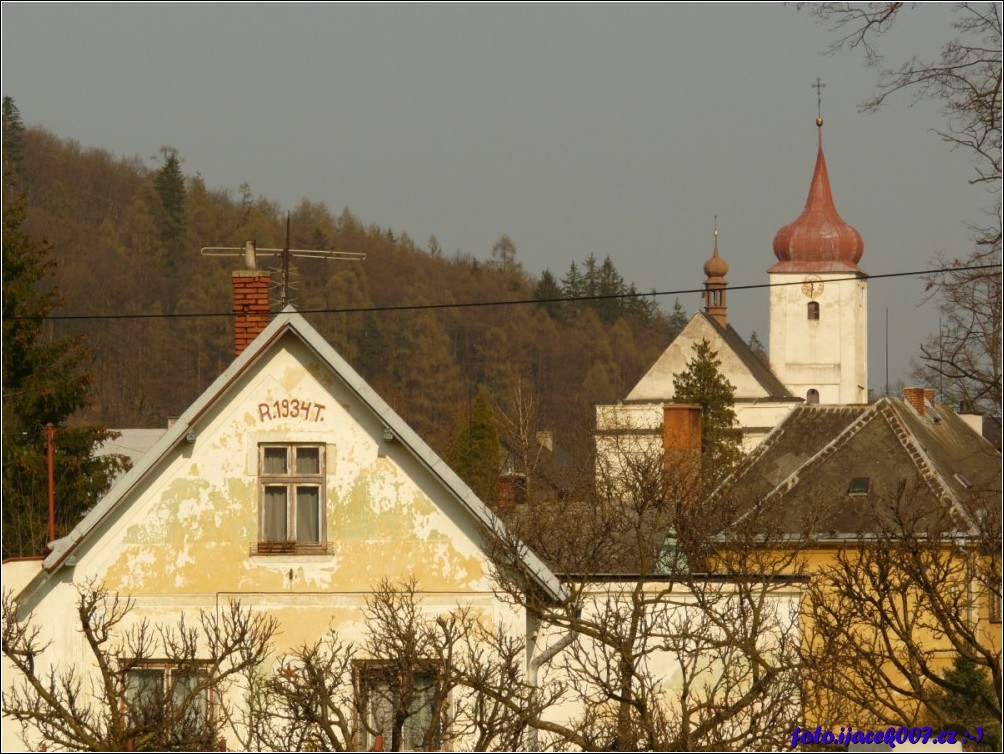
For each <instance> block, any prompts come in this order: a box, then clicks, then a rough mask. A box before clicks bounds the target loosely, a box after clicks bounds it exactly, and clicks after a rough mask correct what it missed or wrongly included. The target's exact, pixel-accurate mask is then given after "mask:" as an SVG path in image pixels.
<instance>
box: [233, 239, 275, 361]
mask: <svg viewBox="0 0 1004 754" xmlns="http://www.w3.org/2000/svg"><path fill="white" fill-rule="evenodd" d="M244 266H245V268H246V269H243V270H234V271H233V272H232V273H231V275H230V277H231V280H232V281H233V286H234V356H240V355H241V353H243V352H244V349H245V348H247V346H248V344H249V343H250V342H251V341H252V340H254V339H255V338H256V337H258V335H259V333H261V331H262V330H264V329H265V328H266V327H267V326H268V319H269V315H270V314H271V311H270V309H269V302H268V286H269V283H270V282H271V279H272V278H271V275H270V274H269V273H268V272H267V271H263V270H259V269H258V259H257V254H256V252H255V242H254V241H245V242H244Z"/></svg>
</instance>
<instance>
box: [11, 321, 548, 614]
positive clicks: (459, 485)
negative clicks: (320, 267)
mask: <svg viewBox="0 0 1004 754" xmlns="http://www.w3.org/2000/svg"><path fill="white" fill-rule="evenodd" d="M288 333H292V334H294V335H295V336H296V337H298V338H299V339H300V340H301V341H302V342H303V343H305V344H306V345H307V346H308V347H309V348H310V349H311V350H313V351H314V353H315V354H316V355H317V356H318V357H319V358H320V359H321V360H322V361H323V362H324V363H325V364H326V365H327V366H328V367H329V368H330V369H331V370H332V372H334V374H335V375H337V376H338V378H339V379H341V380H342V382H343V383H344V384H345V386H346V387H348V388H349V390H351V391H352V392H353V393H355V395H356V396H357V397H358V398H359V399H360V400H361V401H362V402H363V404H364V405H365V406H366V407H367V408H368V409H369V410H370V411H372V412H373V413H374V414H375V415H376V416H377V417H378V418H379V419H380V421H382V422H383V424H384V426H385V427H386V429H387V430H389V431H390V432H392V433H393V434H394V437H395V438H396V439H397V440H398V442H400V443H401V445H402V447H404V448H406V449H407V451H408V452H409V453H410V454H411V455H412V456H414V457H415V458H416V459H417V460H418V461H419V462H420V463H422V464H424V466H425V467H426V468H427V469H428V470H429V471H430V472H431V473H432V475H433V476H434V477H435V478H437V479H438V480H439V481H440V482H441V483H442V484H443V485H444V486H445V488H446V489H448V490H449V491H450V492H451V493H452V494H453V495H454V496H455V498H456V499H457V500H458V501H459V502H460V504H461V506H462V507H463V508H464V509H465V510H466V511H467V513H468V514H469V515H471V516H473V517H474V519H475V520H476V521H477V522H478V523H479V524H480V525H481V527H482V528H483V530H484V531H485V532H487V534H486V536H490V537H502V536H503V535H505V527H504V526H503V524H502V522H501V521H499V520H498V518H497V517H496V516H495V514H494V513H492V512H491V511H490V510H488V507H487V506H486V505H485V504H484V502H483V501H481V500H480V499H479V498H478V497H477V495H475V494H474V492H473V491H472V490H471V489H470V487H468V486H467V484H466V483H465V482H464V481H463V480H461V479H460V477H458V476H457V474H456V473H455V472H454V471H453V470H452V469H451V468H450V467H449V466H447V464H446V463H445V462H444V461H443V460H442V459H441V458H440V457H439V456H438V455H437V454H436V453H435V452H434V451H433V450H432V448H430V447H429V446H428V444H426V442H425V441H424V440H422V439H421V438H420V437H419V436H418V435H417V434H416V433H415V431H414V430H413V429H412V428H411V427H410V426H408V424H407V423H406V422H405V421H404V420H403V419H402V418H401V417H400V416H398V414H397V412H395V411H394V410H393V409H392V408H391V407H390V406H389V405H388V404H387V403H386V401H384V400H383V398H381V397H380V396H379V395H378V394H377V393H376V391H375V390H373V388H372V387H370V385H369V384H368V383H367V382H366V381H365V380H364V379H363V378H362V377H361V376H360V375H359V374H358V373H357V372H356V371H355V370H354V369H353V368H352V367H351V366H350V365H349V364H348V362H346V361H345V360H344V359H343V358H342V357H341V356H340V355H339V354H338V353H337V352H336V351H335V349H334V348H332V346H331V345H330V344H329V343H328V342H327V341H326V340H324V338H322V337H321V335H320V334H319V333H318V332H317V331H316V330H315V329H314V328H313V327H312V326H311V325H310V323H308V322H307V321H306V320H305V319H304V318H303V316H302V315H301V314H299V313H298V312H297V311H296V310H295V309H294V308H293V307H292V306H289V307H287V308H286V309H284V310H283V311H282V312H281V313H279V314H277V315H276V316H275V317H274V318H273V319H272V321H271V322H270V323H269V325H268V326H267V327H266V328H265V329H264V330H263V331H262V332H261V334H259V335H258V337H257V338H255V340H254V341H253V342H252V343H251V344H249V345H248V347H247V348H245V350H244V351H243V352H242V353H241V355H240V356H238V357H237V358H236V359H234V361H233V362H232V363H231V364H230V366H229V367H228V368H227V369H226V370H225V371H224V372H223V373H222V374H221V375H220V376H219V377H218V378H217V379H216V380H215V381H214V382H213V383H212V385H210V386H209V387H208V388H207V389H206V390H205V391H204V392H203V393H202V395H201V396H199V398H198V399H196V401H195V402H194V403H193V404H192V405H191V406H189V408H188V409H187V410H186V411H185V412H184V413H183V414H182V415H181V416H180V417H179V418H178V420H177V421H176V422H175V423H174V424H173V425H172V426H171V427H170V428H169V429H168V430H167V431H166V432H165V433H164V436H163V437H161V439H160V440H159V441H158V442H157V443H156V444H154V446H153V447H152V448H151V449H150V451H149V452H148V453H146V455H144V456H143V458H142V459H141V460H140V462H139V463H138V464H137V465H136V466H135V467H133V469H132V470H130V471H129V472H128V473H127V474H125V475H124V476H122V477H121V478H120V479H119V480H118V481H117V482H116V483H115V484H114V485H113V487H112V489H111V490H109V492H108V493H107V494H106V495H105V496H104V497H103V498H102V499H101V500H100V501H99V502H98V503H97V505H95V506H94V508H93V509H91V511H90V512H88V513H87V515H85V516H84V518H83V519H81V521H80V522H79V523H78V524H77V525H76V526H75V527H74V528H73V530H72V531H71V532H70V533H69V534H67V535H66V536H65V537H63V538H61V539H58V540H56V541H55V542H53V543H52V550H51V552H50V553H49V554H48V555H47V556H46V557H45V559H44V560H43V561H42V569H41V570H40V571H39V573H38V574H36V576H35V577H34V578H32V579H31V580H30V581H29V582H28V583H27V584H26V585H25V587H24V589H23V590H21V592H20V594H18V595H17V599H18V601H21V600H23V599H26V598H30V597H31V595H32V594H34V593H35V591H36V590H37V589H39V588H40V587H41V586H42V585H43V584H44V583H45V582H46V581H48V580H49V579H50V578H52V577H53V576H54V575H55V574H56V572H57V571H58V570H59V569H60V568H61V567H62V566H63V565H64V564H66V563H67V561H68V559H69V558H70V556H71V555H72V553H73V552H74V551H75V550H76V549H77V548H78V547H79V546H80V545H81V544H82V543H84V542H86V541H87V540H88V539H89V537H90V536H91V534H92V533H93V532H94V530H95V529H97V528H98V527H99V526H100V525H101V523H102V522H104V521H105V520H106V519H107V518H108V517H109V516H111V515H113V514H114V513H115V512H116V511H117V510H118V509H119V508H120V507H121V506H122V505H125V504H126V501H127V500H128V497H129V495H130V493H131V492H132V491H133V490H135V489H137V488H138V487H139V486H140V485H141V484H143V483H144V482H145V481H146V480H148V479H149V478H150V477H151V476H152V475H153V474H155V473H156V471H157V469H158V467H159V466H160V464H161V462H162V461H163V459H164V458H165V457H166V456H167V454H168V453H170V452H171V451H172V450H174V449H175V448H176V447H177V446H179V445H181V444H182V443H184V442H186V437H188V434H189V432H190V431H196V430H197V425H198V423H199V420H200V419H201V418H202V417H203V416H204V415H205V414H206V413H207V412H208V411H209V410H210V409H211V408H212V407H213V406H214V405H216V403H217V401H219V400H220V399H221V398H222V397H223V396H224V395H225V394H226V393H227V392H228V390H229V389H230V388H231V387H232V386H233V384H234V383H235V382H236V381H237V380H238V379H239V378H240V377H241V376H242V375H244V374H245V373H247V372H248V371H249V370H250V369H251V368H253V366H254V365H255V364H256V363H258V361H260V360H261V359H262V358H264V357H265V355H266V354H267V353H268V352H269V350H270V349H271V348H272V346H273V345H274V344H276V343H277V342H278V341H279V340H281V339H282V338H283V337H284V336H285V335H286V334H288ZM519 551H520V553H521V554H520V561H521V562H520V563H519V564H518V565H519V566H520V567H521V570H523V571H524V572H526V573H528V574H529V575H530V577H531V578H532V580H533V581H534V582H535V584H536V586H537V587H538V588H540V589H543V590H544V592H545V593H546V594H547V595H548V596H550V597H551V598H552V599H555V600H561V599H564V598H565V597H566V596H567V593H566V589H565V587H564V586H562V584H561V582H560V580H559V579H558V577H557V576H556V575H555V574H554V573H553V572H552V571H551V570H550V569H549V568H548V567H547V566H546V565H545V564H544V563H543V561H541V560H540V559H539V558H538V557H537V556H536V555H535V554H534V553H533V552H532V551H530V550H529V548H526V547H520V548H519Z"/></svg>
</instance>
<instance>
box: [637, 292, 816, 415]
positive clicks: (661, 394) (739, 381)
mask: <svg viewBox="0 0 1004 754" xmlns="http://www.w3.org/2000/svg"><path fill="white" fill-rule="evenodd" d="M704 338H707V339H708V340H709V341H710V342H711V344H712V347H713V348H714V349H715V350H716V351H718V356H719V358H720V359H722V361H723V367H722V369H723V370H724V374H725V376H726V377H727V378H728V379H729V382H731V383H732V384H733V386H734V387H735V388H736V401H737V402H741V401H744V400H751V399H752V400H759V401H762V400H780V401H796V400H798V398H796V397H795V396H794V395H792V394H791V392H790V391H789V390H788V388H786V387H785V386H784V384H783V383H782V382H781V380H779V379H778V378H777V375H775V374H774V372H772V371H771V369H770V367H769V366H768V365H767V364H766V363H765V362H764V361H763V360H762V359H761V357H760V356H758V355H757V354H756V353H755V352H754V351H753V349H752V348H750V347H749V344H748V343H747V342H746V341H745V340H743V337H742V336H741V335H740V334H739V333H738V332H736V330H735V329H734V328H733V327H732V325H728V324H727V325H724V326H723V325H721V324H719V323H718V322H717V321H716V320H715V318H714V317H712V316H711V315H709V314H708V313H707V312H704V311H699V312H697V313H696V314H694V316H692V317H691V318H690V321H689V322H688V323H687V325H686V327H684V328H683V331H682V332H680V334H679V335H677V336H676V338H674V339H673V342H672V343H670V344H669V346H668V347H667V348H666V350H665V351H663V352H662V354H661V355H660V356H659V358H658V359H656V361H655V363H654V364H653V365H652V366H651V367H649V370H648V371H647V372H646V373H645V374H644V375H643V376H642V378H641V379H640V380H639V381H638V382H637V383H636V384H635V386H634V387H633V388H632V389H631V392H630V393H628V395H627V398H626V399H625V401H624V402H625V403H653V402H659V403H662V402H669V401H672V400H673V392H674V391H673V377H674V375H676V374H678V373H679V372H682V371H683V370H684V369H686V366H687V362H689V361H690V359H691V358H692V356H693V353H692V352H691V350H690V345H689V344H690V343H692V342H698V341H700V340H702V339H704ZM723 349H727V350H728V351H729V354H730V355H726V354H725V353H724V352H723ZM730 360H731V362H732V365H733V366H732V369H736V368H737V367H738V368H739V369H741V370H742V371H741V372H735V373H733V372H730V371H729V367H728V366H727V365H728V363H729V361H730ZM736 362H738V364H737V363H736Z"/></svg>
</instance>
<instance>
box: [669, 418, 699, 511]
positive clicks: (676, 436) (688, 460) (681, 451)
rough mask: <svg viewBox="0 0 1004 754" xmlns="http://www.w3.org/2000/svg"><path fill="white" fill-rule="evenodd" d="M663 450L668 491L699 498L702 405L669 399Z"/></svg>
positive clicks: (673, 493) (671, 493) (680, 497)
mask: <svg viewBox="0 0 1004 754" xmlns="http://www.w3.org/2000/svg"><path fill="white" fill-rule="evenodd" d="M662 451H663V462H664V464H665V469H666V481H667V483H668V485H669V489H668V490H667V491H668V493H669V494H670V495H671V496H673V497H676V498H677V499H686V500H688V501H695V502H696V500H697V498H698V496H699V494H700V478H701V407H700V406H698V405H694V404H690V403H668V404H666V405H664V406H663V407H662Z"/></svg>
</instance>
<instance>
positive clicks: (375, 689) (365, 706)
mask: <svg viewBox="0 0 1004 754" xmlns="http://www.w3.org/2000/svg"><path fill="white" fill-rule="evenodd" d="M356 678H357V686H356V688H357V690H358V694H359V699H358V705H359V710H360V714H361V715H362V717H363V719H362V720H361V721H360V723H361V725H360V726H359V728H360V744H361V747H360V748H361V749H362V750H363V751H418V750H422V749H423V748H424V744H425V741H426V739H427V736H428V734H429V733H430V728H431V727H432V726H436V725H441V724H442V721H437V720H436V715H435V709H436V708H437V707H438V706H439V705H438V704H437V697H438V696H439V694H440V683H439V674H438V673H437V672H436V669H435V667H434V666H433V665H432V664H429V665H426V666H424V667H421V668H419V669H417V670H414V671H412V672H410V673H408V674H406V675H405V676H404V677H401V676H399V675H398V674H397V673H395V672H394V669H393V668H391V667H388V666H387V665H386V664H385V663H381V662H379V661H369V662H365V661H364V662H360V663H357V665H356ZM441 733H442V731H433V732H432V736H431V739H430V740H431V742H432V746H433V748H434V749H438V748H440V747H441V742H442V735H441Z"/></svg>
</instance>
